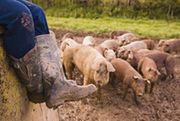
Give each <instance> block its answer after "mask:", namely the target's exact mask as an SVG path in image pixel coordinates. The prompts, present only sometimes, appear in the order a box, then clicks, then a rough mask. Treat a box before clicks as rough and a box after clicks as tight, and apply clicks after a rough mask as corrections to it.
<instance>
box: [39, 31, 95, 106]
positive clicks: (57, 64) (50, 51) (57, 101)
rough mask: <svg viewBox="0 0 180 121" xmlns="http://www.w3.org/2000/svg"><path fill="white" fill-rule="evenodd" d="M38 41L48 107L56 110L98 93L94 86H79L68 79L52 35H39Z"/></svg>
mask: <svg viewBox="0 0 180 121" xmlns="http://www.w3.org/2000/svg"><path fill="white" fill-rule="evenodd" d="M53 38H54V39H53ZM36 40H37V47H38V51H39V52H40V63H41V66H42V67H41V68H42V74H43V87H44V88H43V89H44V95H45V99H46V105H47V107H49V108H56V107H57V106H59V105H61V104H63V103H64V102H67V101H76V100H80V99H82V98H85V97H87V96H89V95H91V94H92V93H94V92H95V91H97V88H96V87H95V86H94V85H92V84H91V85H87V86H79V85H77V84H76V83H75V82H73V81H72V80H67V79H66V77H65V75H64V72H63V67H62V63H61V61H60V51H59V48H58V46H57V43H56V40H55V37H52V36H51V35H50V34H46V35H39V36H37V37H36Z"/></svg>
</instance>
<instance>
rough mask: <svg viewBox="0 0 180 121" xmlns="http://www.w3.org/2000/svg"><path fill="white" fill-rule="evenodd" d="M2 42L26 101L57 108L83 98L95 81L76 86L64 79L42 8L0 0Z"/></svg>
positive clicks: (20, 1) (91, 89) (90, 92)
mask: <svg viewBox="0 0 180 121" xmlns="http://www.w3.org/2000/svg"><path fill="white" fill-rule="evenodd" d="M0 26H2V27H3V28H4V29H5V32H4V37H3V40H4V41H3V44H4V48H5V50H6V51H7V54H8V56H9V57H10V60H11V63H12V65H13V67H14V69H15V70H16V73H17V75H18V76H19V78H20V81H21V82H22V84H23V85H24V86H25V87H26V90H27V95H28V98H29V100H30V101H32V102H34V103H42V102H45V103H46V105H47V107H48V108H57V107H58V106H59V105H61V104H63V103H64V102H67V101H75V100H80V99H82V98H85V97H87V96H89V95H91V94H92V93H94V92H95V91H97V88H96V87H95V85H93V84H90V85H87V86H80V85H77V84H76V83H75V81H73V80H67V79H66V77H65V74H64V72H63V67H62V63H61V61H60V53H59V49H58V46H57V43H56V40H54V39H53V38H52V36H51V35H50V33H49V28H48V24H47V21H46V17H45V14H44V11H43V10H42V9H41V8H40V7H39V6H37V5H36V4H33V3H31V2H28V1H24V0H0Z"/></svg>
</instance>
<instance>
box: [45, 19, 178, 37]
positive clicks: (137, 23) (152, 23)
mask: <svg viewBox="0 0 180 121" xmlns="http://www.w3.org/2000/svg"><path fill="white" fill-rule="evenodd" d="M47 19H48V23H49V25H50V27H51V28H61V29H67V30H73V31H80V32H81V31H84V32H94V33H106V32H110V31H114V30H128V31H132V32H133V33H135V34H137V35H140V36H143V37H152V38H180V20H174V21H170V22H167V21H165V20H149V19H124V18H98V19H88V18H57V17H47Z"/></svg>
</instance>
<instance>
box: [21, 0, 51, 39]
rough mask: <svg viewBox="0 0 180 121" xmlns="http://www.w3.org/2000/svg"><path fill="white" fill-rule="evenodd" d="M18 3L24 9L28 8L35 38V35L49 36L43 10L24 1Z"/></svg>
mask: <svg viewBox="0 0 180 121" xmlns="http://www.w3.org/2000/svg"><path fill="white" fill-rule="evenodd" d="M18 1H20V2H21V3H22V4H24V5H25V6H26V7H28V8H29V10H30V11H31V14H32V17H33V21H34V28H35V35H36V36H37V35H43V34H49V28H48V24H47V20H46V16H45V13H44V11H43V9H42V8H40V7H39V6H38V5H36V4H33V3H30V2H28V1H25V0H18Z"/></svg>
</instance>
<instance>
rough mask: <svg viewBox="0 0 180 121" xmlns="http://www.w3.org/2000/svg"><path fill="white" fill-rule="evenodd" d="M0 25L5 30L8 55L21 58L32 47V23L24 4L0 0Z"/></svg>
mask: <svg viewBox="0 0 180 121" xmlns="http://www.w3.org/2000/svg"><path fill="white" fill-rule="evenodd" d="M0 25H1V26H3V27H4V28H5V30H6V31H5V38H4V39H5V41H4V45H5V48H6V51H7V53H8V54H9V55H11V56H13V57H15V58H22V57H23V56H24V55H25V54H26V53H27V52H28V51H29V50H31V49H32V48H34V46H35V40H34V36H35V31H34V23H33V19H32V14H31V12H30V11H29V9H28V8H27V7H26V6H25V5H23V4H21V3H20V2H18V1H15V0H5V1H4V0H0Z"/></svg>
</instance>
